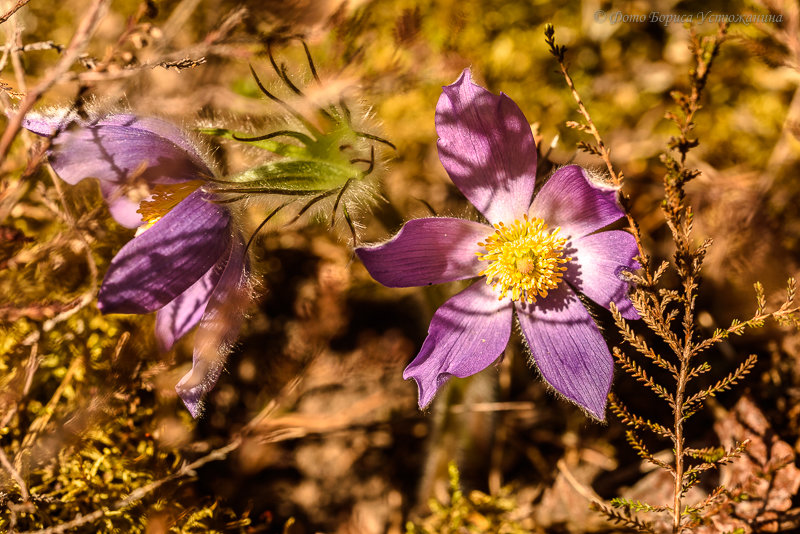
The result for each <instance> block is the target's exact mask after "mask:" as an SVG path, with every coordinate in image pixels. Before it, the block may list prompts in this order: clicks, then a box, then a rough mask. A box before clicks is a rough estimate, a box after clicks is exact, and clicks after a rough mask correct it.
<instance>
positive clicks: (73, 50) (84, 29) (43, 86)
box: [0, 0, 109, 161]
mask: <svg viewBox="0 0 800 534" xmlns="http://www.w3.org/2000/svg"><path fill="white" fill-rule="evenodd" d="M108 4H109V0H93V2H92V4H91V5H90V6H89V9H88V11H87V13H86V15H85V16H84V17H83V20H81V22H80V24H79V25H78V29H77V30H75V34H74V35H73V36H72V39H71V40H70V43H69V45H67V48H66V49H65V50H64V54H63V55H62V56H61V59H59V60H58V63H56V64H55V66H54V67H53V68H52V69H50V71H48V73H47V74H46V75H45V77H44V79H43V80H42V81H41V82H39V83H38V84H37V85H36V86H35V87H33V88H32V89H30V90H29V91H28V92H27V94H26V95H25V98H24V99H23V100H22V102H21V103H20V105H19V108H18V109H17V113H16V114H15V115H14V116H13V117H11V119H10V120H9V121H8V126H7V127H6V130H5V132H3V135H2V137H0V161H2V160H4V159H5V157H6V155H7V154H8V151H9V149H10V148H11V143H12V142H13V141H14V138H15V137H16V136H17V133H18V132H19V130H20V128H21V127H22V119H23V118H24V117H25V114H26V113H28V111H30V110H31V109H32V108H33V105H34V104H35V103H36V102H37V101H38V100H39V99H40V98H41V97H42V95H44V93H45V92H47V91H48V90H49V89H50V88H51V87H52V86H53V85H54V84H55V83H57V82H58V81H59V80H60V79H61V78H62V76H64V74H66V72H67V71H68V70H69V69H70V68H71V67H72V65H73V64H74V63H75V62H76V61H78V58H79V57H80V55H81V54H82V53H83V51H84V50H85V49H86V46H87V45H88V43H89V39H90V38H91V37H92V35H93V34H94V32H95V30H97V26H98V25H99V24H100V21H101V20H102V19H103V16H104V15H105V13H106V10H107V9H108Z"/></svg>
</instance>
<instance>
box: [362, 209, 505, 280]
mask: <svg viewBox="0 0 800 534" xmlns="http://www.w3.org/2000/svg"><path fill="white" fill-rule="evenodd" d="M492 232H494V230H493V229H492V227H490V226H487V225H485V224H481V223H477V222H473V221H467V220H464V219H451V218H435V219H434V218H428V219H413V220H411V221H408V222H407V223H406V224H405V225H404V226H403V228H402V229H401V230H400V232H398V234H397V235H396V236H395V237H394V238H392V239H391V240H390V241H387V242H386V243H383V244H382V245H378V246H375V247H361V248H358V249H356V254H358V257H359V258H361V261H362V262H364V266H365V267H366V268H367V270H368V271H369V274H371V275H372V277H373V278H374V279H375V280H377V281H378V282H380V283H381V284H383V285H385V286H387V287H411V286H424V285H428V284H441V283H443V282H451V281H453V280H462V279H464V278H472V277H473V276H477V275H478V273H479V272H480V271H481V269H482V268H483V266H482V265H481V263H480V261H479V260H478V257H477V255H476V254H475V253H476V252H478V250H479V249H480V247H478V243H479V242H481V241H483V240H484V239H486V237H487V236H489V235H491V234H492Z"/></svg>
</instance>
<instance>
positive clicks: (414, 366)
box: [403, 280, 513, 408]
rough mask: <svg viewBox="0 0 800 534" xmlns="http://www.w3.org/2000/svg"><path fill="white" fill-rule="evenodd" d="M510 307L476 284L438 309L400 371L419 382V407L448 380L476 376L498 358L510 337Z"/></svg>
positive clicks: (493, 293)
mask: <svg viewBox="0 0 800 534" xmlns="http://www.w3.org/2000/svg"><path fill="white" fill-rule="evenodd" d="M512 306H513V305H512V303H511V301H510V300H509V299H507V298H506V299H503V300H498V299H497V294H496V293H495V292H494V290H493V289H492V288H491V287H489V286H488V285H486V283H485V280H479V281H477V282H475V283H474V284H472V285H471V286H469V287H468V288H467V289H465V290H464V291H462V292H461V293H458V294H457V295H455V296H454V297H452V298H450V300H448V301H447V302H445V303H444V304H443V305H442V306H441V307H440V308H439V309H438V310H436V313H435V314H434V315H433V319H432V320H431V325H430V327H429V328H428V337H427V338H426V339H425V343H423V344H422V349H421V350H420V352H419V354H418V355H417V357H416V358H414V361H412V362H411V364H410V365H409V366H408V367H406V370H405V371H404V372H403V378H404V379H409V378H413V379H414V380H415V381H416V382H417V387H418V388H419V406H420V408H424V407H425V406H427V405H428V404H430V402H431V400H433V397H434V395H435V394H436V392H437V391H438V389H439V388H440V387H441V386H442V385H444V383H445V382H447V380H449V379H450V377H451V376H457V377H461V378H463V377H465V376H470V375H474V374H475V373H477V372H479V371H482V370H484V369H486V367H488V366H489V365H490V364H491V363H492V362H494V361H495V360H497V358H498V357H500V355H501V354H502V353H503V350H505V348H506V345H507V344H508V339H509V337H510V336H511V317H512V313H511V309H512Z"/></svg>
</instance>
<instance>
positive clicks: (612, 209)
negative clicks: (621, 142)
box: [528, 165, 625, 237]
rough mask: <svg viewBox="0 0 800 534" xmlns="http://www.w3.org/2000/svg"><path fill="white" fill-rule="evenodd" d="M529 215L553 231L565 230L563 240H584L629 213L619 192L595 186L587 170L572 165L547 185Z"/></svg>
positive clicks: (563, 168) (558, 172)
mask: <svg viewBox="0 0 800 534" xmlns="http://www.w3.org/2000/svg"><path fill="white" fill-rule="evenodd" d="M528 215H529V216H530V217H539V218H541V219H544V221H545V222H546V223H547V224H548V225H549V226H550V227H551V228H555V227H557V226H558V227H561V235H562V236H572V237H582V236H585V235H586V234H590V233H592V232H594V231H595V230H599V229H600V228H602V227H604V226H606V225H608V224H611V223H612V222H614V221H616V220H618V219H619V218H620V217H622V216H624V215H625V213H624V212H623V211H622V208H620V206H619V204H618V203H617V191H616V190H614V189H609V188H603V187H601V186H599V185H595V184H594V183H593V182H592V181H591V180H590V179H589V175H588V174H587V173H586V171H585V170H584V169H582V168H581V167H578V166H577V165H568V166H566V167H561V168H560V169H558V170H557V171H556V172H555V173H553V176H552V177H551V178H550V179H549V180H548V181H547V182H545V184H544V185H543V186H542V190H541V191H539V194H537V195H536V198H534V199H533V204H531V209H530V211H529V212H528Z"/></svg>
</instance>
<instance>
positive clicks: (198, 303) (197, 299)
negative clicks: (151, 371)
mask: <svg viewBox="0 0 800 534" xmlns="http://www.w3.org/2000/svg"><path fill="white" fill-rule="evenodd" d="M221 275H222V266H221V265H219V264H218V265H215V266H213V267H211V269H209V270H208V272H207V273H206V274H204V275H203V276H202V277H201V278H200V279H199V280H198V281H197V282H195V283H194V284H192V286H191V287H189V289H187V290H186V291H184V292H183V293H181V294H180V295H178V296H177V297H176V298H175V300H173V301H172V302H170V303H169V304H167V305H166V306H164V307H163V308H161V309H160V310H158V313H157V314H156V339H157V340H158V342H159V345H160V347H161V350H163V351H168V350H169V349H171V348H172V346H173V345H174V344H175V342H176V341H177V340H178V339H180V338H182V337H183V336H184V335H186V333H187V332H189V330H191V329H192V328H194V326H195V325H196V324H197V323H198V322H200V318H201V317H202V316H203V313H205V311H206V306H207V305H208V301H209V299H210V298H211V292H212V291H214V287H215V286H216V285H217V283H218V282H219V279H220V276H221Z"/></svg>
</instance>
